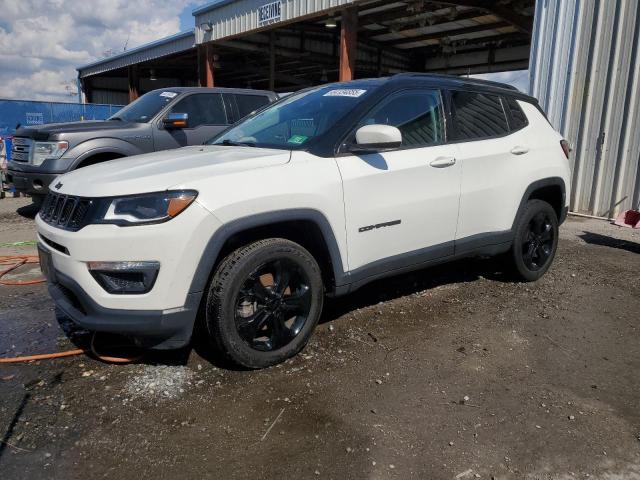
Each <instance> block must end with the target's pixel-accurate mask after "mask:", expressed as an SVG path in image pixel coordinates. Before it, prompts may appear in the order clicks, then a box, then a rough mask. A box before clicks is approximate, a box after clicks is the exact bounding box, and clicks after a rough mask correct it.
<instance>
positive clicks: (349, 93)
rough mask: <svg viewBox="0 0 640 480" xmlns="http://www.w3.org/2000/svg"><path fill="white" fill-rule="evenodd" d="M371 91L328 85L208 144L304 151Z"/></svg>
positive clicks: (273, 108)
mask: <svg viewBox="0 0 640 480" xmlns="http://www.w3.org/2000/svg"><path fill="white" fill-rule="evenodd" d="M372 90H373V86H372V85H366V87H363V88H337V87H336V86H330V85H329V86H324V87H319V88H315V89H313V90H305V91H302V92H299V93H294V94H292V95H290V96H288V97H286V98H285V99H284V100H282V101H281V102H278V103H276V104H274V105H273V106H270V107H267V108H266V109H264V110H262V111H261V112H259V113H258V114H256V115H254V116H252V117H249V118H248V119H246V120H245V121H243V122H241V123H239V124H238V125H236V126H235V127H232V128H231V129H229V130H227V131H226V132H224V133H223V134H222V135H220V136H217V137H215V138H213V139H212V140H210V141H209V142H208V143H209V144H212V145H248V146H255V147H264V148H276V149H285V150H298V149H303V148H306V147H308V146H309V144H311V143H312V142H313V141H314V140H317V139H318V138H320V137H321V136H322V135H323V134H324V133H325V132H326V131H328V130H329V129H331V128H332V127H333V126H334V125H335V124H336V123H338V122H339V121H340V120H341V119H342V118H343V117H344V116H345V115H347V114H348V113H349V112H350V111H351V110H353V108H354V107H355V106H356V105H358V104H359V103H360V102H362V100H363V99H364V98H366V97H367V95H369V94H370V93H371V91H372Z"/></svg>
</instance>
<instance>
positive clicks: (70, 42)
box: [0, 0, 528, 102]
mask: <svg viewBox="0 0 640 480" xmlns="http://www.w3.org/2000/svg"><path fill="white" fill-rule="evenodd" d="M205 3H208V0H205V1H202V0H134V1H132V0H0V98H6V99H21V100H51V101H63V102H64V101H67V102H68V101H71V102H73V101H77V87H76V76H77V72H76V68H77V67H78V66H80V65H84V64H87V63H91V62H93V61H95V60H97V59H100V58H104V57H105V56H108V55H109V54H116V53H119V52H122V51H123V50H124V48H125V46H126V48H127V49H131V48H134V47H137V46H139V45H143V44H145V43H148V42H151V41H154V40H157V39H159V38H162V37H165V36H167V35H171V34H174V33H177V32H180V31H183V30H187V29H191V28H193V23H194V22H193V16H192V15H191V12H192V10H193V9H194V8H196V7H197V6H199V5H202V4H205ZM479 77H484V78H490V79H492V80H497V81H504V82H508V83H514V84H515V85H516V86H518V87H519V88H521V89H522V90H524V91H526V90H527V89H528V86H527V85H528V74H527V72H507V73H503V74H490V75H489V76H486V75H482V76H479Z"/></svg>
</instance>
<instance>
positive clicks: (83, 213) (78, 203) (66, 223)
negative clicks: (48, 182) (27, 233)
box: [40, 192, 91, 231]
mask: <svg viewBox="0 0 640 480" xmlns="http://www.w3.org/2000/svg"><path fill="white" fill-rule="evenodd" d="M90 206H91V200H87V199H85V198H80V197H73V196H71V195H61V194H59V193H53V192H51V193H49V195H47V198H46V199H45V201H44V203H43V204H42V208H41V209H40V218H42V220H43V221H44V222H46V223H48V224H49V225H53V226H55V227H59V228H64V229H66V230H73V231H76V230H80V229H81V228H82V227H84V226H85V224H86V223H85V222H86V217H87V213H88V212H89V207H90Z"/></svg>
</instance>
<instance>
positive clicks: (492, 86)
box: [310, 72, 538, 104]
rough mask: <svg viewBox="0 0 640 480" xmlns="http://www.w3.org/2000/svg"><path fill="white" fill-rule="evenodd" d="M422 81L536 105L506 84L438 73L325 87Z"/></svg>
mask: <svg viewBox="0 0 640 480" xmlns="http://www.w3.org/2000/svg"><path fill="white" fill-rule="evenodd" d="M416 81H417V82H421V81H424V82H425V83H429V84H430V85H433V86H437V87H440V88H461V89H465V88H466V89H468V88H471V89H473V90H480V91H486V92H492V93H495V94H498V95H509V96H513V97H518V98H520V99H522V100H526V101H528V102H530V103H535V104H537V103H538V100H536V99H535V98H534V97H532V96H530V95H527V94H526V93H523V92H521V91H520V90H518V89H517V88H516V87H514V86H513V85H508V84H506V83H500V82H493V81H490V80H482V79H479V78H470V77H458V76H456V75H444V74H439V73H413V72H407V73H398V74H396V75H393V76H391V77H381V78H363V79H358V80H351V81H347V82H336V83H331V84H327V85H331V86H333V87H342V88H366V87H373V88H375V87H382V86H384V85H390V84H393V83H396V82H401V83H415V82H416ZM327 85H318V86H315V87H310V88H321V87H325V86H327Z"/></svg>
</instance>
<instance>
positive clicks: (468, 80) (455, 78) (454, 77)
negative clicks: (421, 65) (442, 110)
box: [393, 72, 519, 92]
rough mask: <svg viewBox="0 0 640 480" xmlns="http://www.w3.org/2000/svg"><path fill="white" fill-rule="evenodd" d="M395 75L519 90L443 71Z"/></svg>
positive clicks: (502, 84) (510, 86)
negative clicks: (447, 73)
mask: <svg viewBox="0 0 640 480" xmlns="http://www.w3.org/2000/svg"><path fill="white" fill-rule="evenodd" d="M393 77H394V78H395V77H424V78H435V79H438V78H440V79H449V80H453V81H458V82H464V83H471V84H474V85H484V86H487V87H497V88H506V89H507V90H513V91H516V92H519V90H518V89H517V88H516V87H514V86H513V85H509V84H507V83H501V82H494V81H492V80H483V79H481V78H470V77H460V76H458V75H446V74H443V73H419V72H403V73H396V74H395V75H394V76H393Z"/></svg>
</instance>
